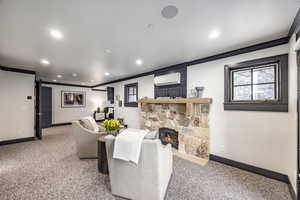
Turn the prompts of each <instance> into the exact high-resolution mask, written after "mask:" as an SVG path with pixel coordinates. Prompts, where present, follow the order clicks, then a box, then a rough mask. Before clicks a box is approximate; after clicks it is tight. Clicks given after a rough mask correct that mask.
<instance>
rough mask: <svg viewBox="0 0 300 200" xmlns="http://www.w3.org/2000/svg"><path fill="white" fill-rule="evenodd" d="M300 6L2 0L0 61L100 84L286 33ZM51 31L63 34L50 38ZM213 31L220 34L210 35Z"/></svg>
mask: <svg viewBox="0 0 300 200" xmlns="http://www.w3.org/2000/svg"><path fill="white" fill-rule="evenodd" d="M225 2H226V3H225ZM168 5H174V6H176V7H177V8H178V15H177V16H175V17H174V18H172V19H166V18H163V17H162V15H161V11H162V9H163V8H164V7H165V6H168ZM299 6H300V1H299V0H284V1H282V0H226V1H220V0H201V1H199V0H188V1H183V0H152V1H149V0H129V1H124V0H110V1H107V0H50V1H41V0H26V1H20V0H0V27H1V31H0V64H1V65H4V66H7V67H17V68H24V69H30V70H35V71H37V72H38V74H39V76H40V77H41V78H42V79H43V80H46V81H53V80H54V79H55V80H57V81H58V82H65V83H73V84H87V85H95V84H97V83H103V82H107V81H111V80H115V79H119V78H123V77H127V76H131V75H135V74H139V73H142V72H148V71H152V70H154V69H159V68H162V67H167V66H170V65H173V64H177V63H181V62H185V61H190V60H193V59H197V58H203V57H206V56H210V55H214V54H218V53H222V52H225V51H229V50H234V49H237V48H241V47H245V46H249V45H253V44H256V43H260V42H265V41H270V40H273V39H277V38H280V37H285V36H286V35H287V33H288V31H289V28H290V27H291V25H292V23H293V19H294V17H295V16H296V13H297V10H298V8H299ZM53 29H56V30H59V31H61V33H62V34H63V38H62V39H54V38H52V37H51V36H50V34H49V31H50V30H53ZM214 30H217V31H219V33H220V36H219V37H218V38H215V39H210V38H209V34H210V33H211V32H212V31H214ZM41 59H47V60H48V61H49V62H50V64H49V65H45V64H41V63H40V62H41ZM137 59H141V60H142V61H143V64H142V65H140V66H137V65H136V64H135V61H136V60H137ZM105 72H109V73H110V75H109V76H105ZM74 73H76V75H77V76H76V77H74V76H73V74H74ZM58 74H60V75H62V78H58V77H57V75H58ZM91 80H94V81H93V82H91Z"/></svg>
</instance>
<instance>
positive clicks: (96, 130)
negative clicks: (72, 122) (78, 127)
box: [82, 117, 99, 132]
mask: <svg viewBox="0 0 300 200" xmlns="http://www.w3.org/2000/svg"><path fill="white" fill-rule="evenodd" d="M82 119H87V120H89V122H90V124H91V126H92V128H93V130H94V131H95V132H99V126H98V124H97V123H96V121H95V120H94V118H92V117H84V118H82Z"/></svg>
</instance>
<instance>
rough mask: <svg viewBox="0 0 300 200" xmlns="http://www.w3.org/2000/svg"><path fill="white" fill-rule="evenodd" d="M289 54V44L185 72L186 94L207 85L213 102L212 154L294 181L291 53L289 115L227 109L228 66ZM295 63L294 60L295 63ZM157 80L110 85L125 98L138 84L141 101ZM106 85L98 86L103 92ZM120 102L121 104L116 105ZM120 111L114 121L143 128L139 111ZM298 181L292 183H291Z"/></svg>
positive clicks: (293, 69) (294, 112)
mask: <svg viewBox="0 0 300 200" xmlns="http://www.w3.org/2000/svg"><path fill="white" fill-rule="evenodd" d="M287 53H290V45H289V44H285V45H280V46H276V47H272V48H268V49H263V50H259V51H255V52H251V53H246V54H241V55H237V56H233V57H228V58H224V59H220V60H216V61H212V62H207V63H203V64H198V65H194V66H189V67H188V68H187V94H188V97H189V96H190V91H191V89H193V88H194V87H196V86H204V87H205V90H204V97H210V98H213V103H212V105H211V110H210V128H211V134H210V136H211V139H210V152H211V153H212V154H214V155H218V156H222V157H225V158H227V159H232V160H235V161H239V162H243V163H246V164H250V165H254V166H257V167H261V168H264V169H269V170H273V171H276V172H279V173H283V174H287V175H289V177H290V179H291V180H292V181H293V180H294V179H295V178H293V177H294V176H295V172H296V170H295V162H296V158H295V154H296V150H295V148H296V146H295V145H296V130H297V129H296V128H297V109H296V103H297V99H296V85H297V81H296V78H297V77H296V74H297V73H296V72H297V70H296V66H295V64H293V63H294V62H296V61H294V59H293V58H292V57H293V55H291V53H290V61H289V62H290V64H289V112H285V113H281V112H258V111H224V109H223V102H224V65H226V64H233V63H237V62H243V61H247V60H252V59H258V58H263V57H268V56H274V55H279V54H287ZM291 60H293V61H291ZM153 78H154V76H146V77H140V78H138V79H131V80H127V81H123V82H119V83H115V84H111V85H110V86H112V87H115V95H118V94H119V95H120V96H121V99H122V100H124V97H123V96H124V88H123V85H124V84H127V83H134V82H136V81H138V83H139V98H141V97H144V96H147V97H153V93H154V92H153V90H154V87H153V84H154V83H153ZM105 87H106V86H103V87H100V88H105ZM116 103H117V102H116ZM116 103H115V107H116V117H122V118H125V121H126V122H127V123H128V124H129V126H131V127H137V128H139V127H140V124H139V122H140V121H139V109H138V108H130V107H127V108H126V107H125V108H124V107H120V108H119V107H118V106H117V104H116ZM294 184H295V183H294V182H293V185H294Z"/></svg>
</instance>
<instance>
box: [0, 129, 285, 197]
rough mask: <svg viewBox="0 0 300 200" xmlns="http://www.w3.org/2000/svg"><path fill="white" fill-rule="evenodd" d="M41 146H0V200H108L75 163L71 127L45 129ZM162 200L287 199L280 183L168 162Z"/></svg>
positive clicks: (99, 181)
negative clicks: (168, 177) (169, 167)
mask: <svg viewBox="0 0 300 200" xmlns="http://www.w3.org/2000/svg"><path fill="white" fill-rule="evenodd" d="M43 132H44V133H43V134H44V137H43V140H41V141H39V140H38V141H32V142H25V143H19V144H13V145H5V146H0V200H52V199H53V200H54V199H55V200H61V199H70V200H89V199H98V200H113V199H118V200H119V199H120V198H116V197H114V196H112V195H111V193H110V189H109V187H110V186H109V178H108V176H106V175H102V174H100V173H98V170H97V161H96V160H79V159H78V157H77V156H76V147H75V141H74V139H73V137H72V134H71V126H64V127H55V128H49V129H45V130H44V131H43ZM166 199H167V200H171V199H174V200H289V199H291V197H290V194H289V191H288V187H287V185H286V184H284V183H281V182H279V181H276V180H272V179H268V178H265V177H263V176H259V175H256V174H252V173H249V172H246V171H243V170H239V169H236V168H233V167H229V166H226V165H223V164H220V163H216V162H213V161H209V163H208V164H207V165H206V166H204V167H202V166H199V165H197V164H193V163H191V162H189V161H186V160H182V159H180V158H177V157H174V174H173V178H172V180H171V182H170V185H169V189H168V192H167V195H166Z"/></svg>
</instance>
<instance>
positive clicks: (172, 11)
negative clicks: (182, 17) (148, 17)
mask: <svg viewBox="0 0 300 200" xmlns="http://www.w3.org/2000/svg"><path fill="white" fill-rule="evenodd" d="M177 14H178V8H177V7H176V6H172V5H169V6H166V7H164V8H163V9H162V11H161V15H162V16H163V17H164V18H166V19H172V18H174V17H176V15H177Z"/></svg>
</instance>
